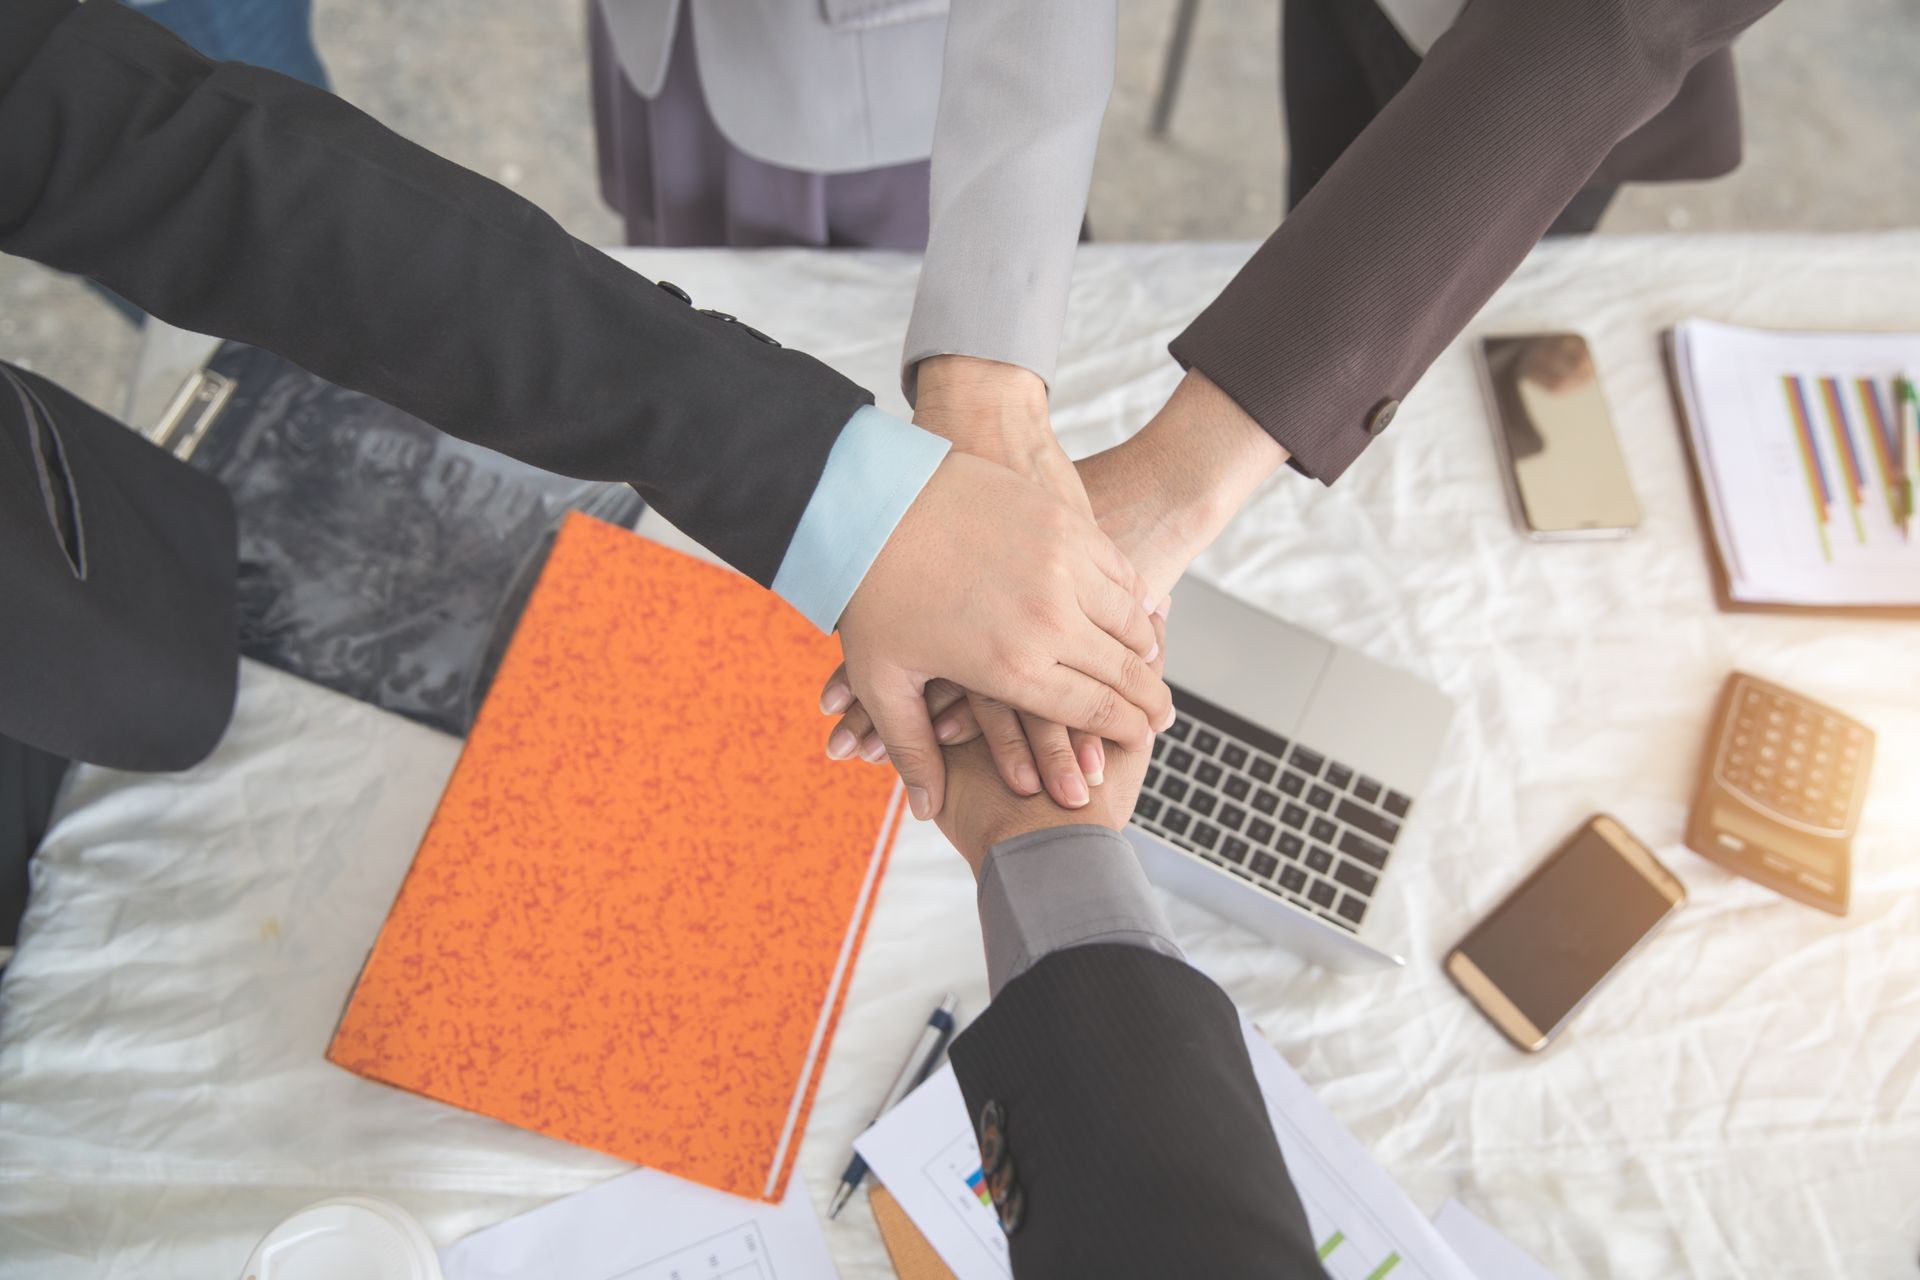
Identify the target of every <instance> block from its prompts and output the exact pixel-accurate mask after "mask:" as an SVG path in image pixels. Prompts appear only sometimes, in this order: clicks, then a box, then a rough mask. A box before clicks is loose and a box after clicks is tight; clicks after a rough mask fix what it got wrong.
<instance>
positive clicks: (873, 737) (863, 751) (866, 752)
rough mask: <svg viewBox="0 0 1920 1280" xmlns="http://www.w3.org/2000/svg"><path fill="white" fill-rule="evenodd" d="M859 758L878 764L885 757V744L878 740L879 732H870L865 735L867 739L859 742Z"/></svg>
mask: <svg viewBox="0 0 1920 1280" xmlns="http://www.w3.org/2000/svg"><path fill="white" fill-rule="evenodd" d="M860 758H861V759H862V760H871V761H872V762H873V763H875V764H879V763H880V762H881V761H882V760H885V759H886V758H887V744H886V743H884V742H882V741H880V735H879V734H877V733H870V734H868V735H867V740H866V741H865V742H862V743H861V744H860Z"/></svg>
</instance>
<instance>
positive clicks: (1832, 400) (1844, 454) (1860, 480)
mask: <svg viewBox="0 0 1920 1280" xmlns="http://www.w3.org/2000/svg"><path fill="white" fill-rule="evenodd" d="M1820 398H1821V399H1822V400H1824V401H1825V402H1826V406H1827V427H1828V429H1829V430H1831V431H1832V432H1833V452H1834V454H1835V456H1837V457H1838V458H1839V459H1840V473H1841V478H1842V479H1844V480H1845V481H1846V486H1845V487H1846V491H1847V514H1848V515H1850V516H1852V517H1853V536H1854V537H1855V538H1857V539H1858V540H1859V541H1861V542H1863V543H1864V542H1865V541H1866V540H1867V527H1866V526H1865V525H1864V524H1862V523H1860V504H1861V502H1862V501H1864V500H1865V498H1866V493H1867V478H1866V475H1865V473H1864V472H1863V471H1862V470H1861V468H1860V451H1859V450H1858V449H1856V448H1855V447H1854V444H1853V424H1852V422H1850V421H1849V420H1848V417H1847V405H1846V401H1844V400H1842V399H1841V398H1840V380H1839V379H1838V378H1822V379H1820Z"/></svg>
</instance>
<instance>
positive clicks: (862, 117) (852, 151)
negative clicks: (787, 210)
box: [596, 0, 947, 173]
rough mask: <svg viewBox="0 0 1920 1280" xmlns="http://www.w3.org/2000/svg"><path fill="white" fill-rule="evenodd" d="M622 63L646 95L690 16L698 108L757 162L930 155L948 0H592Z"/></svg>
mask: <svg viewBox="0 0 1920 1280" xmlns="http://www.w3.org/2000/svg"><path fill="white" fill-rule="evenodd" d="M596 3H598V4H599V6H600V11H601V14H602V15H603V16H604V17H605V19H606V25H607V35H608V36H609V38H610V39H611V40H612V42H613V49H614V53H615V55H616V56H617V57H618V58H619V60H620V67H621V70H623V71H624V72H626V76H627V79H628V80H629V81H631V82H632V84H633V87H634V89H635V91H637V92H638V93H639V94H640V95H641V96H642V97H647V98H651V97H653V96H655V95H656V94H658V93H659V92H660V87H661V85H662V84H663V83H665V81H666V76H667V61H668V58H669V56H670V55H671V54H672V52H673V37H674V32H675V29H676V28H677V26H678V24H679V23H681V22H683V21H690V22H692V23H693V32H694V44H693V49H694V57H695V58H696V59H697V61H698V62H699V66H700V84H701V87H702V88H703V89H704V90H705V92H706V98H707V110H708V111H710V112H711V113H712V115H713V121H714V123H715V124H716V125H718V126H719V128H720V132H721V133H722V134H723V135H724V136H725V137H726V139H727V141H729V142H731V143H732V144H733V145H734V146H736V147H738V148H739V149H740V150H742V151H744V152H746V153H747V154H748V155H750V156H752V157H753V158H754V159H756V160H763V161H765V162H766V163H768V164H776V165H780V166H782V167H784V168H788V169H802V170H805V171H807V172H809V173H853V172H857V171H859V170H862V169H877V168H881V167H883V166H886V165H896V164H908V163H912V162H915V161H920V160H925V159H926V158H927V156H928V155H929V154H930V153H931V152H932V150H933V115H934V109H935V107H936V105H937V103H938V102H939V96H940V50H941V42H942V40H943V39H944V37H945V29H946V21H945V19H946V14H947V0H685V2H683V0H596Z"/></svg>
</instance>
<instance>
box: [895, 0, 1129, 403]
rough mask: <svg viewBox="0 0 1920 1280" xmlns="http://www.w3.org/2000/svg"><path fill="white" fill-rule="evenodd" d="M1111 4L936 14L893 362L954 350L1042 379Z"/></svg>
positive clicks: (1056, 334) (1021, 5)
mask: <svg viewBox="0 0 1920 1280" xmlns="http://www.w3.org/2000/svg"><path fill="white" fill-rule="evenodd" d="M1116 24H1117V19H1116V17H1115V7H1114V0H1047V3H1045V4H1031V3H1026V2H1025V0H962V2H961V3H958V4H955V5H954V6H953V9H952V11H951V14H950V15H949V17H948V19H947V44H946V55H945V59H944V63H943V69H942V72H941V82H940V110H939V115H938V117H937V119H936V122H935V124H934V131H933V173H932V192H931V200H932V209H931V216H930V222H929V226H928V236H927V256H926V261H925V265H923V266H922V267H921V270H920V289H919V292H918V294H916V295H915V297H914V301H913V318H912V320H911V322H910V323H909V324H908V325H907V341H906V347H905V350H904V351H903V352H902V356H901V375H900V381H901V386H902V388H903V389H904V390H905V392H906V395H907V399H908V401H909V402H911V401H912V400H913V399H914V394H915V385H914V384H915V379H914V366H915V365H916V364H918V363H919V362H920V361H921V360H924V359H926V358H927V357H928V356H934V355H968V356H978V357H981V358H982V359H987V360H1000V361H1004V362H1006V363H1008V364H1016V365H1020V366H1021V367H1023V368H1027V369H1031V370H1033V371H1034V372H1035V373H1037V374H1039V375H1040V377H1041V378H1042V379H1044V380H1046V381H1047V382H1049V383H1051V382H1052V380H1053V369H1054V362H1055V360H1056V359H1057V358H1058V355H1059V350H1060V326H1061V324H1062V323H1063V322H1064V320H1065V317H1066V312H1067V287H1068V285H1069V283H1070V282H1071V280H1072V277H1073V249H1074V245H1075V244H1076V243H1078V241H1079V237H1080V224H1081V221H1082V219H1083V218H1084V217H1085V215H1086V208H1087V187H1088V184H1089V183H1090V182H1092V180H1093V153H1094V147H1095V144H1096V143H1098V142H1099V139H1100V119H1101V117H1102V116H1104V115H1105V114H1106V110H1107V95H1108V94H1109V93H1110V92H1111V91H1112V89H1113V63H1114V49H1115V38H1116V37H1115V30H1116Z"/></svg>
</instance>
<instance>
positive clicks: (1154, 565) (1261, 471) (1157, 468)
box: [1079, 370, 1287, 594]
mask: <svg viewBox="0 0 1920 1280" xmlns="http://www.w3.org/2000/svg"><path fill="white" fill-rule="evenodd" d="M1286 460H1287V451H1286V450H1285V449H1284V448H1282V447H1281V446H1280V445H1279V444H1278V443H1277V442H1276V441H1275V440H1274V438H1273V437H1272V435H1270V434H1269V433H1268V432H1266V431H1265V430H1264V429H1263V428H1262V427H1261V425H1260V424H1259V423H1258V422H1255V421H1254V420H1253V419H1252V418H1251V417H1249V416H1248V415H1247V414H1246V412H1245V411H1243V410H1242V409H1241V408H1240V406H1239V405H1237V404H1235V403H1234V401H1233V400H1232V399H1231V398H1230V397H1229V396H1228V395H1227V394H1226V393H1225V392H1223V391H1222V390H1220V388H1218V387H1216V386H1214V385H1213V383H1212V382H1211V381H1210V380H1208V378H1207V377H1206V375H1205V374H1203V373H1201V372H1199V371H1198V370H1191V371H1189V372H1188V373H1187V376H1186V377H1185V378H1184V379H1182V380H1181V383H1180V385H1179V386H1178V387H1177V388H1176V389H1175V390H1174V393H1173V395H1172V396H1171V397H1170V398H1169V399H1168V401H1167V403H1166V405H1165V406H1164V407H1163V408H1162V409H1161V410H1160V412H1159V413H1157V414H1155V415H1154V416H1153V418H1152V420H1150V421H1149V422H1148V423H1147V424H1146V426H1144V427H1142V428H1141V429H1140V431H1139V432H1138V433H1137V434H1136V435H1134V436H1133V437H1132V438H1131V439H1129V440H1127V441H1126V442H1125V443H1124V444H1121V445H1120V446H1118V447H1117V448H1113V449H1109V450H1107V451H1106V452H1104V453H1099V454H1095V455H1093V456H1092V457H1090V458H1086V459H1083V460H1082V461H1081V462H1080V464H1079V467H1080V474H1081V477H1082V479H1083V480H1085V482H1086V487H1087V494H1088V496H1089V498H1090V499H1091V501H1092V503H1093V508H1094V516H1095V518H1096V519H1098V520H1099V522H1100V526H1101V528H1103V529H1105V530H1106V531H1107V533H1108V535H1109V536H1111V537H1112V538H1113V539H1114V541H1115V543H1116V544H1118V545H1119V546H1120V547H1121V548H1122V549H1123V550H1125V551H1126V553H1127V555H1128V556H1129V557H1130V558H1132V560H1133V562H1134V565H1135V567H1136V568H1138V569H1139V570H1140V572H1141V573H1142V574H1144V575H1145V576H1146V578H1147V582H1148V584H1149V585H1150V586H1151V587H1152V588H1153V589H1154V590H1155V591H1157V592H1160V593H1162V594H1165V593H1166V592H1168V591H1171V590H1172V589H1173V584H1174V582H1175V581H1176V580H1177V579H1178V578H1179V576H1180V574H1181V573H1182V572H1184V571H1185V569H1186V567H1187V564H1188V562H1189V561H1191V560H1192V559H1193V558H1194V557H1195V556H1196V555H1198V554H1199V553H1200V552H1201V551H1203V550H1204V549H1205V548H1206V547H1207V545H1208V544H1209V543H1211V542H1212V541H1213V540H1214V539H1215V538H1216V537H1218V536H1219V534H1220V531H1221V530H1222V529H1224V528H1225V527H1226V524H1227V522H1228V521H1229V520H1231V519H1232V518H1233V517H1234V515H1235V514H1236V513H1238V512H1239V510H1240V508H1241V507H1243V506H1245V505H1246V502H1247V500H1248V498H1250V497H1251V496H1252V495H1253V493H1254V491H1255V490H1256V489H1258V488H1259V487H1260V485H1261V483H1262V482H1264V481H1265V480H1266V479H1267V478H1268V477H1269V476H1271V475H1272V474H1273V473H1274V472H1275V471H1276V470H1278V469H1279V468H1280V466H1281V464H1283V463H1284V462H1286Z"/></svg>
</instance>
